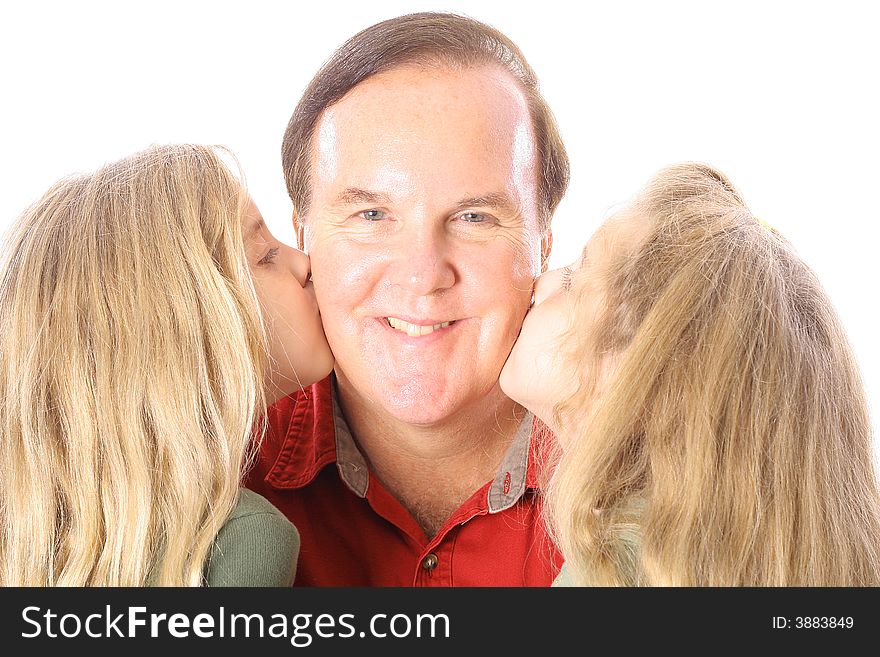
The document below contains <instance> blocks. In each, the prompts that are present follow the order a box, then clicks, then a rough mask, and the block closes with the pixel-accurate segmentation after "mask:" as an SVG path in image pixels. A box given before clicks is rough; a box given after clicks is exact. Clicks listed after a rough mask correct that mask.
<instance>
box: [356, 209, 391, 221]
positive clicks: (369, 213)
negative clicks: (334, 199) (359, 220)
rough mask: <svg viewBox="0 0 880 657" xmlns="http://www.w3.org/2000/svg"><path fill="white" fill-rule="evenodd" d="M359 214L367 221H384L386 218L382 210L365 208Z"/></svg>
mask: <svg viewBox="0 0 880 657" xmlns="http://www.w3.org/2000/svg"><path fill="white" fill-rule="evenodd" d="M359 216H361V217H363V218H364V219H366V220H367V221H382V220H383V219H384V218H385V213H384V212H382V210H364V211H363V212H361V213H359Z"/></svg>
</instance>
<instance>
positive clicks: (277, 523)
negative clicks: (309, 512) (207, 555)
mask: <svg viewBox="0 0 880 657" xmlns="http://www.w3.org/2000/svg"><path fill="white" fill-rule="evenodd" d="M298 556H299V533H298V532H297V530H296V527H294V526H293V524H292V523H291V522H290V521H289V520H288V519H287V518H285V517H284V515H283V514H282V513H281V512H280V511H279V510H278V509H276V508H275V507H274V506H272V504H270V503H269V502H268V501H267V500H266V498H264V497H262V496H261V495H258V494H256V493H254V492H253V491H250V490H244V489H243V490H242V491H241V499H240V501H239V503H238V506H237V507H236V508H235V510H234V511H233V513H232V515H231V516H230V517H229V520H227V521H226V524H225V525H224V526H223V528H222V529H221V530H220V533H219V534H218V535H217V539H216V541H215V542H214V549H213V552H212V554H211V559H210V561H209V563H208V568H207V573H206V579H207V584H208V586H290V585H291V584H293V578H294V575H296V561H297V558H298Z"/></svg>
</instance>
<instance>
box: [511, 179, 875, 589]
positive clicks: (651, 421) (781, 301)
mask: <svg viewBox="0 0 880 657" xmlns="http://www.w3.org/2000/svg"><path fill="white" fill-rule="evenodd" d="M501 384H502V388H503V389H504V390H505V392H506V393H507V394H508V395H510V396H511V397H513V398H514V399H515V400H517V401H519V402H520V403H522V404H523V405H524V406H526V407H527V408H529V409H530V410H532V411H533V412H535V413H536V414H537V415H538V416H539V417H541V418H542V419H543V420H544V421H545V423H546V424H547V425H548V427H550V428H551V429H552V430H553V432H554V434H555V435H556V437H557V439H558V440H557V444H558V447H559V454H558V455H557V456H556V458H555V459H553V460H551V465H550V466H548V467H549V468H550V470H551V472H552V474H551V475H550V476H549V481H548V483H547V487H546V491H545V492H546V506H545V509H546V512H547V517H548V523H549V525H550V527H551V529H552V532H553V534H554V536H555V539H556V541H557V543H558V545H559V547H560V549H561V551H562V553H563V555H564V557H565V566H564V568H563V572H562V573H561V574H560V577H559V578H558V580H557V583H558V584H575V585H660V586H740V585H743V586H876V585H880V496H878V484H877V479H876V477H875V471H874V465H873V459H872V436H871V425H870V421H869V417H868V405H867V402H866V398H865V391H864V388H863V385H862V382H861V379H860V375H859V371H858V367H857V366H856V362H855V359H854V357H853V353H852V350H851V348H850V346H849V344H848V342H847V338H846V335H845V333H844V330H843V327H842V326H841V324H840V320H839V318H838V317H837V314H836V313H835V311H834V309H833V307H832V305H831V302H830V301H829V299H828V297H827V295H826V294H825V292H824V291H823V289H822V287H821V285H820V283H819V281H818V280H817V278H816V276H815V274H814V273H813V272H812V271H811V270H810V268H809V267H808V266H807V265H806V264H805V263H804V262H803V261H802V260H801V258H800V257H798V255H797V254H796V253H795V251H794V249H793V248H792V246H791V245H790V244H789V243H788V242H787V241H786V240H785V239H784V238H783V237H782V236H781V235H780V234H779V233H777V232H776V231H773V230H772V229H770V228H769V227H768V226H767V225H766V224H764V223H763V222H761V221H759V220H757V219H756V218H755V217H754V216H753V215H752V214H751V213H750V212H749V210H748V208H747V207H746V205H745V203H744V202H743V200H742V198H741V196H740V194H739V193H738V192H737V191H736V189H735V188H734V187H733V186H732V185H731V183H730V181H729V180H728V179H727V178H726V177H725V176H724V175H723V174H721V173H719V172H718V171H716V170H714V169H712V168H711V167H708V166H705V165H701V164H682V165H678V166H673V167H670V168H668V169H665V170H663V171H661V172H660V173H659V174H657V175H656V177H654V178H653V179H652V180H651V182H650V183H649V184H648V185H647V187H646V188H645V189H644V190H643V191H642V192H641V194H639V195H638V196H637V197H636V199H635V200H634V202H632V203H631V204H630V205H628V206H627V207H626V208H624V209H623V210H621V211H620V212H617V213H616V214H615V215H614V216H612V217H611V218H610V219H609V220H608V221H607V222H606V223H605V224H604V225H603V226H602V227H601V228H600V229H599V230H598V231H597V233H596V234H595V235H594V237H593V238H592V239H591V240H590V243H589V244H588V245H587V247H586V249H585V250H584V253H583V257H582V259H581V261H580V262H579V263H578V264H577V265H575V266H573V267H568V268H565V269H563V270H559V271H557V272H551V273H549V274H546V275H545V276H543V277H541V279H539V281H538V282H537V285H536V289H535V305H534V307H533V309H532V310H531V311H530V314H529V315H528V316H527V317H526V320H525V323H524V325H523V329H522V333H521V335H520V338H519V340H518V342H517V343H516V345H515V346H514V349H513V351H512V353H511V355H510V359H509V360H508V362H507V364H506V365H505V368H504V370H503V372H502V376H501Z"/></svg>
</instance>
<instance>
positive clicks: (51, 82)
mask: <svg viewBox="0 0 880 657" xmlns="http://www.w3.org/2000/svg"><path fill="white" fill-rule="evenodd" d="M871 5H872V3H869V2H863V3H856V2H840V1H838V2H834V3H833V4H832V3H831V2H828V3H826V4H819V3H810V2H737V3H732V2H727V3H723V4H722V3H708V2H668V1H667V2H656V3H649V2H614V3H611V2H603V3H595V4H593V3H575V2H555V1H552V0H532V1H530V2H495V1H486V2H476V1H473V0H472V1H470V2H463V1H455V0H446V1H445V2H418V1H409V2H402V1H396V0H374V1H373V2H363V1H358V2H338V1H336V2H334V1H331V0H327V1H325V2H315V3H300V2H267V1H262V2H260V1H253V0H252V1H250V2H246V3H244V2H241V3H238V2H235V3H233V2H195V1H191V2H185V1H178V2H166V1H154V2H150V3H146V2H144V3H140V2H138V3H125V2H113V3H110V2H106V3H99V2H83V1H81V2H66V3H62V2H28V3H24V2H19V3H11V2H6V3H3V5H2V9H0V98H2V101H0V146H2V152H0V181H2V183H0V184H2V194H0V231H2V232H5V231H6V229H7V228H8V226H9V224H10V223H11V222H12V221H13V220H14V219H15V217H16V216H17V215H18V214H19V213H20V212H21V211H22V210H23V209H24V208H25V207H26V206H27V205H28V204H30V203H31V202H33V201H35V200H36V199H37V198H38V197H39V196H40V195H41V194H42V192H43V191H45V189H46V188H47V187H48V186H49V185H50V184H51V183H52V182H54V181H55V180H56V179H58V178H59V177H61V176H63V175H66V174H68V173H72V172H74V171H85V170H89V169H92V168H94V167H97V166H98V165H100V164H101V163H102V162H104V161H106V160H112V159H115V158H118V157H121V156H124V155H126V154H128V153H130V152H132V151H135V150H138V149H141V148H143V147H145V146H147V145H149V144H151V143H166V142H177V141H189V142H201V143H215V144H225V145H227V146H229V147H230V148H231V149H232V150H233V151H234V152H235V153H236V154H237V155H238V156H239V158H240V161H241V163H242V167H243V169H244V171H245V174H246V176H247V181H248V186H249V189H250V191H251V194H252V196H253V197H254V198H255V200H256V201H257V204H258V205H259V206H260V207H261V209H262V211H263V214H264V216H265V217H266V219H267V221H268V222H269V224H270V227H271V229H272V230H273V232H274V233H275V234H276V235H277V236H278V237H280V238H282V239H285V240H287V241H290V242H292V241H293V231H292V227H291V224H290V211H291V210H290V202H289V200H288V198H287V195H286V193H285V188H284V182H283V177H282V173H281V166H280V160H281V157H280V146H281V138H282V135H283V132H284V129H285V126H286V125H287V120H288V118H289V117H290V114H291V111H292V110H293V107H294V105H295V104H296V102H297V100H298V98H299V96H300V93H301V92H302V90H303V88H304V87H305V85H306V84H307V83H308V81H309V79H310V78H311V76H312V75H313V74H314V73H315V71H316V70H317V69H318V67H319V66H320V65H321V63H322V62H323V61H324V60H325V59H326V58H327V57H328V56H329V55H330V54H331V52H332V50H333V49H334V48H335V47H337V46H338V45H340V44H341V43H342V42H343V41H344V40H345V39H346V38H348V37H349V36H351V35H353V34H354V33H355V32H357V31H359V30H360V29H363V28H364V27H367V26H368V25H371V24H372V23H375V22H377V21H379V20H382V19H385V18H389V17H392V16H395V15H399V14H403V13H408V12H412V11H422V10H450V11H456V12H459V13H465V14H468V15H470V16H473V17H474V18H477V19H480V20H483V21H485V22H488V23H490V24H492V25H494V26H495V27H497V28H499V29H500V30H501V31H503V32H505V33H506V34H507V35H508V36H510V37H511V38H512V39H513V40H514V41H515V42H516V43H517V44H519V46H520V47H521V48H522V50H523V52H524V53H525V55H526V57H527V58H528V60H529V62H530V63H531V64H532V66H533V67H534V68H535V70H536V72H537V74H538V76H539V78H540V80H541V84H542V89H543V91H544V94H545V96H546V97H547V99H548V101H549V103H550V106H551V107H552V108H553V110H554V113H555V114H556V117H557V120H558V122H559V125H560V129H561V132H562V136H563V139H564V140H565V143H566V146H567V148H568V151H569V155H570V158H571V163H572V179H571V186H570V188H569V190H570V191H569V192H568V195H567V196H566V198H565V200H564V201H563V203H562V205H561V206H560V208H559V211H558V212H557V215H556V219H555V221H554V236H555V240H554V253H553V256H552V259H551V265H552V266H558V265H561V264H565V263H567V262H568V261H570V260H572V259H573V258H574V257H575V256H576V255H577V254H578V253H579V252H580V249H581V247H582V246H583V244H584V243H585V242H586V240H587V239H588V238H589V236H590V234H591V233H592V231H593V230H594V229H595V228H596V227H597V226H598V225H599V224H600V223H601V221H602V220H603V218H604V217H605V216H606V215H607V214H608V212H609V210H610V209H611V208H612V207H613V206H614V205H615V204H618V203H620V202H623V201H625V200H626V199H627V198H629V197H630V195H632V194H633V193H634V192H635V191H637V190H638V189H639V188H640V187H641V185H642V184H643V183H644V182H646V180H647V179H648V178H649V177H650V175H651V174H652V173H654V172H655V171H656V170H657V169H659V168H660V167H662V166H664V165H666V164H671V163H673V162H677V161H682V160H703V161H706V162H709V163H710V164H713V165H714V166H716V167H718V168H720V169H721V170H722V171H724V172H725V173H727V174H728V175H729V176H730V178H731V179H732V180H733V182H734V183H735V184H736V185H737V186H738V187H739V188H740V190H741V191H742V193H743V195H744V196H745V198H746V201H747V202H749V204H750V205H751V207H752V210H753V211H754V212H755V213H756V214H758V215H760V216H761V217H763V218H764V219H765V220H766V221H768V222H769V223H771V224H772V225H773V226H775V227H776V228H777V229H778V230H780V231H781V232H782V233H784V234H785V235H786V236H787V237H788V238H789V239H790V240H791V241H792V242H793V243H794V244H795V246H796V247H797V248H798V250H799V251H800V253H801V254H802V255H803V257H804V258H805V259H806V260H807V262H809V263H810V264H811V265H812V266H813V268H814V269H815V270H816V271H817V272H818V274H819V277H820V279H821V280H822V281H823V282H824V284H825V286H826V289H827V290H828V292H829V294H830V295H831V298H832V300H833V301H834V303H835V305H836V307H837V309H838V311H839V312H840V314H841V316H842V317H843V321H844V325H845V326H846V327H847V329H848V331H849V335H850V339H851V341H852V343H853V346H854V348H855V351H856V355H857V357H858V360H859V362H860V365H861V368H862V373H863V376H864V379H865V383H866V386H867V389H868V395H869V400H870V401H871V405H872V418H873V421H874V425H875V440H876V436H877V433H878V432H877V431H876V426H877V424H878V419H877V414H878V412H880V411H878V395H880V349H878V347H877V341H876V338H875V323H876V319H877V314H878V313H877V311H876V308H877V294H876V292H875V288H876V286H877V283H878V280H880V277H878V272H880V266H878V259H880V258H878V254H877V244H876V243H875V238H876V236H877V235H878V230H877V225H878V219H880V216H878V215H880V211H878V203H877V190H878V178H880V176H878V174H880V165H878V160H877V158H878V154H880V127H878V122H880V99H878V93H877V91H878V88H880V84H878V76H880V45H878V44H880V38H878V33H880V21H878V20H877V19H876V18H875V15H874V14H875V12H874V10H873V9H872V8H871ZM475 100H477V101H478V99H475ZM0 330H2V328H0ZM875 444H876V443H875ZM877 451H880V447H878V450H877Z"/></svg>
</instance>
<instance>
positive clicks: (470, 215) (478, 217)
mask: <svg viewBox="0 0 880 657" xmlns="http://www.w3.org/2000/svg"><path fill="white" fill-rule="evenodd" d="M458 216H459V217H460V218H461V220H462V221H466V222H468V223H470V224H479V223H482V222H484V221H486V220H487V219H488V217H486V215H484V214H483V213H482V212H462V213H461V214H460V215H458Z"/></svg>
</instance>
